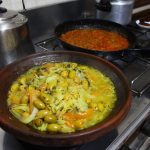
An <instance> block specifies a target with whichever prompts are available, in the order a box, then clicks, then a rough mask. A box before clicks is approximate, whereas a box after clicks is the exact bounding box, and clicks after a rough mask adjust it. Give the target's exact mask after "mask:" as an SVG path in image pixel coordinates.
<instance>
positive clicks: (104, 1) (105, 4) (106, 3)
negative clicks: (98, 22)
mask: <svg viewBox="0 0 150 150" xmlns="http://www.w3.org/2000/svg"><path fill="white" fill-rule="evenodd" d="M95 6H96V8H97V9H99V10H102V11H107V12H110V11H111V4H110V0H100V2H99V3H96V5H95Z"/></svg>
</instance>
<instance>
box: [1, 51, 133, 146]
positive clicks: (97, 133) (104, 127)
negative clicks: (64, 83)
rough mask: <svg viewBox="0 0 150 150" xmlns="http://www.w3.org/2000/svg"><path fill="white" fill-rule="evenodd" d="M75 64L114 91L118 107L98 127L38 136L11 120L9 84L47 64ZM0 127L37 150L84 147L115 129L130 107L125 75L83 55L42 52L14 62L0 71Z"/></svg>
mask: <svg viewBox="0 0 150 150" xmlns="http://www.w3.org/2000/svg"><path fill="white" fill-rule="evenodd" d="M67 61H69V62H77V63H80V64H83V65H88V66H91V67H93V68H95V69H98V70H100V71H101V72H103V73H104V74H105V75H106V76H108V77H109V78H110V79H111V80H112V82H113V83H114V85H115V88H116V91H117V99H118V100H117V103H116V105H115V108H114V109H113V111H112V112H111V114H110V115H109V116H108V117H107V118H106V119H105V120H104V121H102V122H101V123H98V124H96V125H94V126H92V127H90V128H87V129H84V130H81V131H78V132H75V133H53V134H52V133H45V132H39V131H37V130H35V129H33V128H32V127H29V126H27V125H25V124H23V123H21V122H20V121H18V120H17V119H16V118H14V117H13V116H12V115H11V113H10V112H9V110H8V107H7V93H8V91H9V88H10V86H11V84H12V82H13V81H14V80H15V79H16V78H17V77H18V76H20V75H21V74H23V73H24V72H25V71H27V70H28V69H29V68H31V67H33V66H37V65H41V64H43V63H46V62H67ZM0 83H1V84H0V103H1V105H0V127H1V128H2V129H3V130H5V131H6V132H8V133H10V134H12V135H13V136H15V137H16V138H17V139H19V140H21V141H23V142H26V143H29V144H33V145H39V146H46V147H51V146H53V147H66V146H76V145H80V144H84V143H87V142H90V141H93V140H96V139H97V138H99V137H101V136H103V135H105V134H106V133H108V132H110V131H111V130H113V129H115V128H116V127H117V126H118V125H119V123H120V122H121V121H122V120H123V119H124V118H125V116H126V115H127V113H128V111H129V109H130V106H131V90H130V85H129V84H128V80H127V79H126V77H125V75H124V74H123V73H122V72H121V71H120V70H119V69H118V68H117V67H116V66H114V65H113V64H111V63H110V62H108V61H106V60H104V59H102V58H100V57H97V56H94V55H91V54H86V53H81V52H72V51H57V52H46V53H45V52H44V53H38V54H33V55H29V56H27V57H24V58H22V59H20V60H17V61H15V62H13V63H11V64H9V65H7V66H6V67H5V68H3V69H2V70H1V71H0Z"/></svg>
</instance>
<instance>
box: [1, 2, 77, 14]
mask: <svg viewBox="0 0 150 150" xmlns="http://www.w3.org/2000/svg"><path fill="white" fill-rule="evenodd" d="M68 1H74V0H24V4H25V8H26V9H27V10H28V9H34V8H38V7H43V6H47V5H52V4H57V3H62V2H68ZM2 7H5V8H7V9H9V10H17V11H22V10H23V5H22V0H3V3H2Z"/></svg>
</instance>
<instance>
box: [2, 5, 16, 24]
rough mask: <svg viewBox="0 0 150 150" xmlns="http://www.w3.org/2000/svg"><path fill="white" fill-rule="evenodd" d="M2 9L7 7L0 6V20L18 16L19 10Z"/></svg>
mask: <svg viewBox="0 0 150 150" xmlns="http://www.w3.org/2000/svg"><path fill="white" fill-rule="evenodd" d="M1 9H5V8H0V21H7V20H9V19H12V18H14V17H16V16H17V14H18V13H17V12H15V11H12V10H10V11H8V10H6V11H3V10H1Z"/></svg>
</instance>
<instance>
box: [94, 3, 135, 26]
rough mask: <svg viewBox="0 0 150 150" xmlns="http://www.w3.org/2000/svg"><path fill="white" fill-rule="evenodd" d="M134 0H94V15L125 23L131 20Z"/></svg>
mask: <svg viewBox="0 0 150 150" xmlns="http://www.w3.org/2000/svg"><path fill="white" fill-rule="evenodd" d="M133 6H134V0H96V17H97V18H99V19H104V20H109V21H113V22H117V23H119V24H122V25H127V24H128V23H129V22H130V21H131V17H132V11H133Z"/></svg>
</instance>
